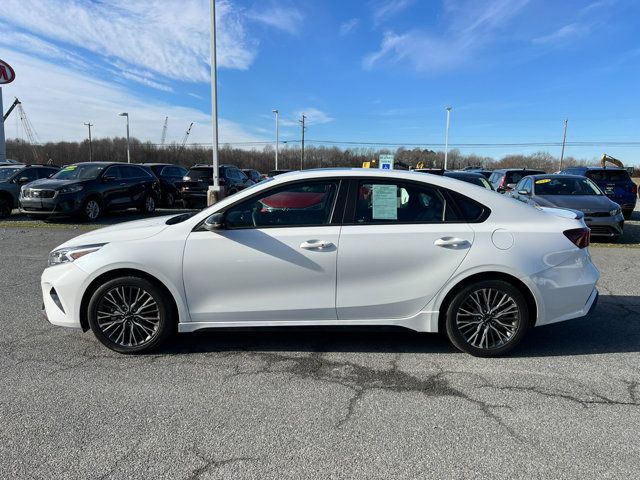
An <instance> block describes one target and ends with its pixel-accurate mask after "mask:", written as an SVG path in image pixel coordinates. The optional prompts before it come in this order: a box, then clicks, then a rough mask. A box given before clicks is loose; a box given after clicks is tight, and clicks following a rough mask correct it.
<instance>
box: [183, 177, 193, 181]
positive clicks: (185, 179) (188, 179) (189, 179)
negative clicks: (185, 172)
mask: <svg viewBox="0 0 640 480" xmlns="http://www.w3.org/2000/svg"><path fill="white" fill-rule="evenodd" d="M182 181H183V182H190V181H191V177H182Z"/></svg>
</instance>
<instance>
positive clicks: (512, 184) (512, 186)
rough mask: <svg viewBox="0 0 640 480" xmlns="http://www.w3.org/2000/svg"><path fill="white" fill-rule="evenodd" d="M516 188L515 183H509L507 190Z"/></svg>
mask: <svg viewBox="0 0 640 480" xmlns="http://www.w3.org/2000/svg"><path fill="white" fill-rule="evenodd" d="M514 188H516V184H515V183H507V190H513V189H514Z"/></svg>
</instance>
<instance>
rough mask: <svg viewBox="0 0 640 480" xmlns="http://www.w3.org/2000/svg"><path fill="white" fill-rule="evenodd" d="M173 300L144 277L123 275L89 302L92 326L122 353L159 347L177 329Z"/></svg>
mask: <svg viewBox="0 0 640 480" xmlns="http://www.w3.org/2000/svg"><path fill="white" fill-rule="evenodd" d="M171 305H172V303H171V300H170V299H169V298H167V293H165V292H164V291H163V290H162V289H161V288H159V287H158V286H156V285H155V284H153V283H151V282H150V281H148V280H146V279H144V278H140V277H120V278H114V279H113V280H109V281H108V282H106V283H105V284H104V285H102V286H101V287H99V288H98V289H97V290H96V291H95V292H94V293H93V295H92V296H91V300H90V301H89V312H88V313H89V316H88V319H89V326H90V327H91V330H92V331H93V333H94V335H95V336H96V338H97V339H98V340H99V341H100V342H101V343H102V344H104V345H105V346H107V347H108V348H110V349H111V350H114V351H116V352H119V353H142V352H147V351H150V350H152V349H154V348H157V347H159V346H160V345H162V343H164V342H165V341H166V340H167V338H169V337H170V336H171V334H172V333H173V332H174V331H175V326H176V319H175V314H174V311H173V308H172V307H171Z"/></svg>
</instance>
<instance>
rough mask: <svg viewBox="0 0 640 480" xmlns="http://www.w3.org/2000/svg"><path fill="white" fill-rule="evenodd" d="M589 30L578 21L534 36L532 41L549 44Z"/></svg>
mask: <svg viewBox="0 0 640 480" xmlns="http://www.w3.org/2000/svg"><path fill="white" fill-rule="evenodd" d="M588 31H589V28H588V27H587V26H586V25H583V24H580V23H570V24H568V25H565V26H563V27H561V28H559V29H558V30H556V31H555V32H552V33H550V34H549V35H544V36H542V37H538V38H534V39H533V43H537V44H551V43H556V42H562V41H565V40H568V39H569V38H572V37H578V36H581V35H584V34H585V33H587V32H588Z"/></svg>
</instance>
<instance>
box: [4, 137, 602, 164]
mask: <svg viewBox="0 0 640 480" xmlns="http://www.w3.org/2000/svg"><path fill="white" fill-rule="evenodd" d="M381 154H393V155H394V156H395V162H396V165H398V166H401V165H406V166H410V167H415V166H416V165H419V164H422V165H424V166H425V167H426V168H443V166H444V152H442V151H434V150H430V149H420V148H412V149H407V148H404V147H399V148H397V149H375V148H361V147H355V148H338V147H325V146H316V145H309V146H306V147H305V149H304V161H302V152H301V149H300V147H299V146H291V145H286V146H284V148H281V149H280V150H279V153H278V168H280V169H291V170H297V169H300V168H304V169H308V168H327V167H359V166H361V165H362V163H363V162H367V161H369V162H370V161H372V160H376V159H377V158H378V157H379V155H381ZM89 155H90V149H89V141H88V140H84V141H82V142H48V143H45V144H42V145H31V144H29V143H27V142H23V141H21V140H17V139H14V140H8V141H7V158H11V159H14V160H17V161H19V162H21V163H52V164H55V165H59V166H62V165H68V164H72V163H78V162H87V161H89ZM211 155H212V152H211V147H205V146H199V145H192V146H185V147H182V146H181V145H178V144H175V143H172V144H168V145H157V144H153V143H150V142H141V141H140V140H138V139H136V138H132V139H131V162H133V163H145V162H154V163H155V162H157V163H177V164H180V165H184V166H186V167H190V166H193V165H196V164H210V163H211ZM91 159H92V160H93V161H108V162H126V161H127V140H126V138H122V137H116V138H101V139H96V140H93V141H92V144H91ZM274 160H275V151H274V147H273V146H272V145H267V146H265V147H263V148H260V149H259V148H254V149H245V148H237V147H232V146H230V145H225V144H222V145H220V148H219V161H220V163H228V164H233V165H237V166H238V167H241V168H254V169H256V170H258V171H260V172H268V171H269V170H273V169H274V166H275V163H274ZM586 163H593V162H586V161H584V160H577V159H575V158H572V157H568V158H565V159H564V161H563V165H564V166H570V165H582V164H586ZM447 164H448V168H449V169H450V170H455V169H462V168H465V167H483V168H488V169H495V168H517V167H527V168H535V169H541V170H544V171H547V172H554V171H556V170H558V168H559V159H558V158H557V157H555V156H553V155H551V154H550V153H548V152H536V153H532V154H527V155H525V154H511V155H505V156H503V157H501V158H499V159H494V158H492V157H485V156H479V155H476V154H473V153H471V154H463V153H461V152H460V151H459V150H457V149H452V150H450V151H449V153H448V159H447Z"/></svg>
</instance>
